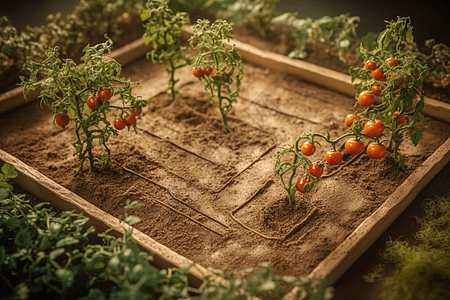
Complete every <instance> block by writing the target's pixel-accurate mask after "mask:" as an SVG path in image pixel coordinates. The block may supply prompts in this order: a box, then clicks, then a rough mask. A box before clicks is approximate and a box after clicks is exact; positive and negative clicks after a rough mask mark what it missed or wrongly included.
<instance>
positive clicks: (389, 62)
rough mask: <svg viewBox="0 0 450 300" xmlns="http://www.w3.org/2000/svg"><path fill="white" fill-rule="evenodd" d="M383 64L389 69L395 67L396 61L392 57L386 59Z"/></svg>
mask: <svg viewBox="0 0 450 300" xmlns="http://www.w3.org/2000/svg"><path fill="white" fill-rule="evenodd" d="M385 63H387V64H388V65H390V66H391V67H395V66H396V65H397V60H396V59H395V58H393V57H389V58H388V59H386V60H385Z"/></svg>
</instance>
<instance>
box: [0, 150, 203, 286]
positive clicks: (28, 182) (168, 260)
mask: <svg viewBox="0 0 450 300" xmlns="http://www.w3.org/2000/svg"><path fill="white" fill-rule="evenodd" d="M4 162H8V163H10V164H12V165H14V167H15V168H16V170H17V171H18V172H19V176H18V177H17V178H15V179H14V180H13V182H14V183H16V184H18V185H19V186H21V187H22V188H23V189H25V190H26V191H28V192H30V193H32V194H33V195H35V196H37V197H38V198H40V199H41V200H43V201H46V202H49V203H51V206H52V207H54V208H55V209H58V210H75V211H78V212H81V213H83V214H84V215H85V216H87V217H89V219H90V221H89V222H88V223H87V224H86V226H88V227H89V226H95V228H96V229H97V232H103V231H105V230H106V229H108V228H114V230H113V231H111V232H110V233H111V234H114V235H116V236H120V235H122V232H123V228H127V229H130V228H131V227H130V226H129V225H127V224H125V223H123V222H122V223H120V222H119V219H117V218H116V217H113V216H112V215H110V214H108V213H106V212H105V211H103V210H101V209H99V208H98V207H96V206H95V205H93V204H92V203H90V202H89V201H87V200H85V199H83V198H81V197H80V196H78V195H76V194H75V193H72V192H71V191H69V190H68V189H66V188H64V187H62V186H61V185H59V184H57V183H56V182H54V181H53V180H51V179H49V178H47V177H46V176H44V175H42V174H41V173H39V172H38V171H37V170H36V169H34V168H32V167H30V166H28V165H26V164H25V163H23V162H22V161H20V160H19V159H17V158H16V157H14V156H12V155H10V154H8V153H7V152H5V151H3V150H1V149H0V167H1V166H2V165H3V163H4ZM132 238H133V239H134V240H135V241H136V242H137V244H138V245H139V246H140V247H141V249H142V250H144V251H148V252H151V253H153V254H154V260H153V262H152V263H153V264H154V265H155V266H156V267H158V268H161V269H163V268H171V267H183V266H184V265H185V264H188V265H193V262H192V261H191V260H189V259H187V258H185V257H183V256H181V255H180V254H178V253H176V252H175V251H173V250H171V249H170V248H168V247H166V246H164V245H162V244H160V243H158V242H157V241H155V240H153V239H152V238H150V237H149V236H147V235H146V234H144V233H142V232H141V231H139V230H137V229H133V233H132ZM206 274H210V273H209V272H208V271H207V270H206V269H205V268H203V267H202V266H200V265H198V264H195V265H193V266H192V267H191V269H190V278H189V281H190V284H191V285H193V286H200V284H201V283H202V280H201V278H203V277H204V276H205V275H206Z"/></svg>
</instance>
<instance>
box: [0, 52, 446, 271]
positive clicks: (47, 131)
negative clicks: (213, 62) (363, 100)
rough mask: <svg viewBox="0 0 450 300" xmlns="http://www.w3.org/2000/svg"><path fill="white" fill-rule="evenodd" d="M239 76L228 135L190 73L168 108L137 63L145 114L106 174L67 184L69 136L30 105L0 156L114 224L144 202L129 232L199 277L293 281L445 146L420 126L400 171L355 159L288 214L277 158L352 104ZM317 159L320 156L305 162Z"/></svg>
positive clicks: (0, 135) (272, 75)
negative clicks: (265, 275)
mask: <svg viewBox="0 0 450 300" xmlns="http://www.w3.org/2000/svg"><path fill="white" fill-rule="evenodd" d="M244 73H245V76H244V80H243V82H242V86H241V97H240V98H239V103H238V104H236V105H235V107H234V109H233V110H232V111H231V112H230V114H229V122H230V126H231V127H232V128H233V130H234V132H233V133H231V134H227V133H225V132H224V131H223V129H222V123H221V120H220V114H219V111H218V109H217V108H215V107H213V106H212V104H211V103H210V102H209V100H208V99H209V98H208V95H207V94H206V92H205V91H204V87H203V86H202V83H201V82H198V81H196V80H193V79H194V78H193V77H192V75H191V70H190V68H189V67H187V68H184V69H181V70H180V72H179V73H178V76H179V77H180V82H179V83H178V87H179V88H180V89H181V92H182V97H181V98H180V99H179V100H178V101H177V102H171V101H170V99H169V97H168V96H167V95H166V94H165V89H166V86H167V84H166V81H167V75H166V74H165V73H164V72H163V71H162V67H161V66H159V65H153V64H151V63H150V62H149V61H147V60H146V59H140V60H137V61H136V62H135V63H133V64H131V65H129V66H127V67H125V68H124V70H123V74H122V75H123V76H124V77H125V78H128V77H129V78H131V79H132V80H134V81H138V82H140V83H141V85H142V88H141V89H136V90H135V91H134V92H135V93H136V94H139V95H141V96H142V97H143V98H144V99H149V101H150V104H149V106H148V107H146V108H145V109H144V111H143V115H142V117H141V119H140V120H139V121H138V134H134V133H133V132H127V131H123V132H121V133H120V136H119V137H113V138H111V140H110V141H109V147H110V149H111V151H112V155H113V159H114V160H115V166H114V168H113V169H111V170H97V171H92V170H89V168H88V166H87V165H86V167H85V172H84V174H83V175H81V176H77V177H73V175H72V174H73V169H75V168H76V167H77V165H78V163H79V162H78V159H77V158H76V157H75V156H73V154H74V149H73V147H72V143H73V142H74V141H75V134H74V132H73V125H69V126H68V128H67V129H66V130H61V131H58V130H57V129H55V128H54V127H53V126H52V117H53V116H52V113H51V111H50V110H49V109H48V108H44V109H43V110H41V109H40V108H39V103H38V102H37V101H35V102H31V103H29V104H27V105H25V106H23V107H21V108H18V109H16V110H15V111H13V112H9V113H7V114H4V115H2V116H1V118H0V148H2V149H4V150H5V151H7V152H9V153H11V154H13V155H14V156H16V157H18V158H19V159H21V160H22V161H24V162H25V163H27V164H29V165H31V166H32V167H34V168H36V169H37V170H39V171H40V172H42V173H43V174H44V175H46V176H48V177H49V178H51V179H53V180H55V181H56V182H58V183H59V184H61V185H63V186H65V187H67V188H68V189H70V190H71V191H73V192H75V193H77V194H78V195H80V196H81V197H83V198H85V199H86V200H88V201H90V202H92V203H93V204H95V205H97V206H98V207H100V208H101V209H103V210H105V211H106V212H108V213H110V214H112V215H114V216H118V215H121V214H123V212H124V211H123V207H124V205H125V201H126V199H131V200H138V201H140V202H142V203H143V204H144V206H143V208H141V209H140V210H137V211H134V212H132V213H134V214H136V215H138V216H140V217H141V219H142V222H141V223H138V224H137V225H136V228H138V229H139V230H141V231H142V232H144V233H145V234H148V235H149V236H150V237H151V238H153V239H155V240H156V241H158V242H160V243H162V244H164V245H166V246H168V247H169V248H171V249H173V250H174V251H176V252H178V253H179V254H181V255H183V256H185V257H187V258H189V259H191V260H193V261H195V262H197V263H199V264H201V265H203V266H205V267H209V268H215V269H221V268H224V267H227V268H229V269H231V270H233V269H241V268H245V267H253V266H256V265H257V264H258V263H260V262H263V261H268V262H270V263H272V264H273V267H274V270H275V271H276V272H277V273H278V274H281V275H294V276H302V275H306V274H308V273H309V272H310V271H311V270H312V269H313V268H314V267H316V266H317V265H318V263H319V262H320V261H321V260H323V259H324V258H325V257H326V256H327V255H328V254H329V253H330V252H331V251H332V250H333V249H335V248H336V246H338V245H339V244H340V243H342V242H343V240H344V239H345V238H346V237H347V236H348V235H349V234H350V233H351V232H352V231H354V230H355V228H356V227H357V226H358V225H359V224H361V222H362V221H363V220H364V219H366V218H367V217H368V216H369V215H370V214H371V213H373V212H374V211H375V210H376V209H377V208H378V207H379V206H380V205H381V204H382V203H383V202H384V201H385V200H386V198H387V197H388V196H389V195H390V194H391V193H392V192H393V191H394V190H395V189H396V187H397V186H398V185H399V184H401V183H402V182H403V181H404V180H405V179H406V178H407V177H408V175H409V174H410V173H411V172H412V171H413V170H414V169H416V168H417V167H418V166H419V165H420V164H421V163H422V162H423V161H424V160H425V159H426V158H427V157H428V156H429V155H431V154H432V153H433V152H434V151H435V150H436V149H437V148H438V147H439V146H440V145H441V144H442V143H443V142H444V141H445V140H446V139H447V138H449V137H450V126H449V125H448V124H445V123H442V122H440V121H437V120H434V119H432V118H429V117H425V118H424V120H423V121H422V122H421V127H422V129H423V137H422V140H421V142H420V143H419V145H418V146H417V147H414V146H413V145H412V144H411V142H410V141H409V140H407V139H406V140H405V142H404V144H403V145H402V148H401V153H402V155H403V156H404V158H405V163H406V169H405V170H402V169H400V168H399V167H397V166H396V165H395V164H394V162H393V159H392V157H391V156H390V155H388V156H387V157H386V158H384V159H382V160H369V159H368V157H367V156H366V155H365V154H363V155H361V156H360V157H359V158H357V159H356V160H354V161H353V162H352V163H351V164H349V165H347V166H345V167H344V168H343V169H342V170H341V171H340V172H337V173H336V174H335V175H333V176H329V177H327V178H325V179H324V180H322V181H320V182H319V183H318V184H317V185H316V186H315V187H314V190H313V191H312V192H309V193H305V194H301V193H297V196H296V199H295V205H294V206H293V207H290V206H288V203H287V199H286V193H285V191H284V189H283V188H282V186H281V183H280V182H279V180H278V178H276V176H275V175H274V172H273V166H274V154H275V152H276V151H277V146H279V145H282V144H287V143H292V142H293V141H294V139H295V138H296V137H297V136H298V135H299V134H302V133H304V132H308V131H310V130H311V131H314V132H319V133H325V131H326V130H327V129H328V130H329V131H330V134H331V135H332V136H333V137H337V136H339V135H341V134H343V133H344V132H347V130H348V129H347V127H346V126H345V124H344V122H343V119H344V116H345V115H346V114H348V112H349V110H350V108H351V107H352V105H353V103H354V99H352V98H351V97H346V96H343V95H341V94H337V93H335V92H333V91H330V90H325V89H323V88H320V87H317V86H314V85H311V84H308V83H306V82H304V81H302V80H300V79H297V78H293V77H291V76H288V75H285V74H282V73H278V72H274V71H270V70H264V69H261V68H258V67H255V66H252V65H249V64H244ZM183 148H184V149H183ZM326 150H328V149H327V147H325V145H324V148H323V149H318V151H317V152H316V154H315V156H314V160H316V159H317V160H320V159H321V158H323V154H324V152H325V151H326ZM98 154H100V153H98ZM345 160H346V161H348V160H350V157H348V155H346V156H345ZM333 170H334V169H330V168H328V169H326V170H325V174H330V172H331V171H333ZM244 204H245V205H244ZM233 217H235V218H236V219H237V220H238V221H239V222H241V223H242V224H243V225H245V226H247V227H250V228H251V229H253V230H255V231H257V232H259V233H260V234H262V235H265V236H266V237H270V238H265V237H262V236H260V235H258V234H255V233H254V232H252V231H250V230H248V229H247V228H245V227H243V226H241V225H240V224H239V223H238V222H236V221H235V220H234V219H233Z"/></svg>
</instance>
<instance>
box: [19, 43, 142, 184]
mask: <svg viewBox="0 0 450 300" xmlns="http://www.w3.org/2000/svg"><path fill="white" fill-rule="evenodd" d="M111 48H112V41H111V39H109V38H107V40H106V42H104V43H101V44H97V45H95V46H92V47H91V46H87V47H86V48H85V49H84V55H83V57H82V59H81V60H82V62H83V63H81V64H80V65H77V64H76V63H75V62H74V61H73V60H72V59H64V60H61V59H60V58H59V48H58V47H55V48H49V49H48V50H47V53H46V55H47V58H46V59H45V60H44V61H43V62H42V63H38V62H34V61H28V62H26V63H25V67H26V68H27V70H28V71H29V72H30V74H31V75H30V77H29V78H27V79H26V78H24V77H21V81H22V82H21V86H23V87H24V96H25V97H26V95H27V94H28V93H29V92H30V91H32V90H34V89H41V91H40V94H39V98H40V100H41V105H42V104H45V105H47V106H49V107H50V108H51V109H52V110H53V113H54V114H55V116H56V117H55V122H59V121H60V120H61V121H63V120H66V119H65V118H62V117H60V116H61V114H67V115H70V119H71V120H72V123H73V124H74V130H75V134H76V137H77V140H76V142H75V143H73V146H74V148H75V151H76V153H77V156H78V158H79V159H80V165H79V167H78V168H77V169H76V170H75V172H74V174H75V175H78V174H80V173H82V171H83V164H84V162H85V160H86V159H87V160H89V162H90V167H91V169H94V165H97V164H98V165H100V166H103V167H109V166H111V164H112V161H111V154H110V150H109V148H108V146H107V142H108V140H109V138H110V136H111V135H118V131H117V130H118V129H117V128H120V125H117V126H118V127H117V126H114V127H113V126H112V124H111V122H110V121H109V117H110V116H115V117H118V118H122V116H123V115H124V114H126V113H129V112H130V110H131V109H132V108H134V107H143V106H146V105H147V103H148V101H146V100H142V99H141V98H140V97H136V96H133V95H132V94H131V87H132V86H136V87H139V83H136V82H132V81H130V80H125V79H123V78H121V77H120V72H121V66H120V64H119V63H118V62H117V61H115V60H114V59H110V58H107V57H106V56H105V54H106V53H108V52H110V51H111ZM38 74H39V75H40V76H42V77H43V78H45V79H46V80H43V81H38ZM113 95H117V96H118V102H119V103H120V105H113V104H112V103H111V97H112V96H113ZM113 109H114V110H115V111H116V112H115V113H114V114H112V113H111V110H113ZM57 124H58V123H57ZM61 124H65V122H62V123H61ZM66 125H67V124H66ZM133 125H134V129H135V128H136V127H135V123H134V122H133ZM62 127H64V126H62ZM94 141H97V143H98V144H99V145H100V146H103V148H104V150H105V152H104V154H103V156H102V157H101V158H98V157H95V156H94V154H93V149H94Z"/></svg>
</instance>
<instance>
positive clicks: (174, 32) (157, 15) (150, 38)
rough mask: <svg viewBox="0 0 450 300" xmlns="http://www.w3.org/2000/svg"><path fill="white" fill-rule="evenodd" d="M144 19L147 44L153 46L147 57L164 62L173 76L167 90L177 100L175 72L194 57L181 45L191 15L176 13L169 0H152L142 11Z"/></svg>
mask: <svg viewBox="0 0 450 300" xmlns="http://www.w3.org/2000/svg"><path fill="white" fill-rule="evenodd" d="M141 20H142V21H143V22H146V23H145V25H144V26H145V33H144V41H145V44H147V45H148V44H150V43H151V45H152V50H151V51H150V52H148V53H147V58H151V60H152V61H153V63H158V64H164V70H165V71H166V72H167V73H168V74H169V76H170V78H169V81H168V85H169V88H168V90H167V92H168V93H169V95H171V97H172V100H176V99H177V98H178V96H179V94H180V92H179V91H178V90H177V89H175V84H176V83H177V82H178V80H179V79H175V71H176V70H177V69H180V68H182V67H184V66H186V65H190V64H191V58H190V57H189V56H187V55H186V54H184V50H185V47H183V46H182V45H181V28H182V27H183V26H188V25H190V20H189V15H188V14H187V13H183V12H177V13H176V14H174V13H173V11H172V10H171V9H170V8H169V1H168V0H149V1H148V2H147V4H146V9H145V10H144V11H143V12H142V13H141Z"/></svg>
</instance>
